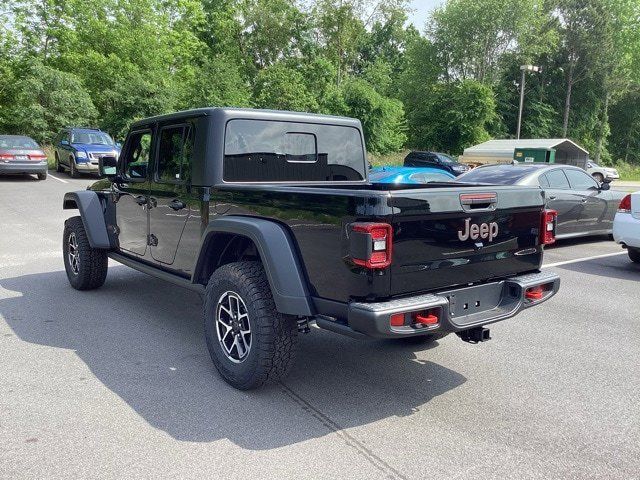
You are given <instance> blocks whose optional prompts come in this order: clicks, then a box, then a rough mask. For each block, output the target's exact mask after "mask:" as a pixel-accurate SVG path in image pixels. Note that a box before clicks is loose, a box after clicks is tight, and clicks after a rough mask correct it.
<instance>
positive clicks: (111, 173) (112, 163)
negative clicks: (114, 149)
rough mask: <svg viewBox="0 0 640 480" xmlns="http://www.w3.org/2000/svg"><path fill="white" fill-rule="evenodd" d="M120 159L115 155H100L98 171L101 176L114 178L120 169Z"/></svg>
mask: <svg viewBox="0 0 640 480" xmlns="http://www.w3.org/2000/svg"><path fill="white" fill-rule="evenodd" d="M117 167H118V161H117V160H116V158H115V157H100V159H98V171H99V172H100V176H101V177H107V178H113V177H115V176H116V173H117V171H118V168H117Z"/></svg>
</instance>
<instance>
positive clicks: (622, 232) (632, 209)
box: [613, 191, 640, 263]
mask: <svg viewBox="0 0 640 480" xmlns="http://www.w3.org/2000/svg"><path fill="white" fill-rule="evenodd" d="M613 239H614V240H615V241H616V242H617V243H619V244H620V245H622V246H623V247H624V248H626V249H627V252H628V253H629V258H630V259H631V261H632V262H635V263H640V191H638V192H635V193H631V194H629V195H625V197H624V198H623V199H622V201H621V202H620V205H619V206H618V212H617V213H616V218H615V219H614V221H613Z"/></svg>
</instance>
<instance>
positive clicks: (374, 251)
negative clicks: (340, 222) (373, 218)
mask: <svg viewBox="0 0 640 480" xmlns="http://www.w3.org/2000/svg"><path fill="white" fill-rule="evenodd" d="M392 248H393V229H392V228H391V225H389V224H388V223H368V222H358V223H352V224H351V235H350V250H351V260H352V261H353V263H355V264H356V265H360V266H361V267H365V268H371V269H379V268H387V267H388V266H389V265H391V253H392Z"/></svg>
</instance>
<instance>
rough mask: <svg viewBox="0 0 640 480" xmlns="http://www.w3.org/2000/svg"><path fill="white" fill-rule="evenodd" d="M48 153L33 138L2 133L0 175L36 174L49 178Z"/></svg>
mask: <svg viewBox="0 0 640 480" xmlns="http://www.w3.org/2000/svg"><path fill="white" fill-rule="evenodd" d="M47 168H48V167H47V155H46V154H45V153H44V151H43V150H42V147H40V145H38V142H36V141H35V140H34V139H33V138H30V137H25V136H24V135H0V175H6V174H35V175H37V176H38V180H44V179H46V178H47Z"/></svg>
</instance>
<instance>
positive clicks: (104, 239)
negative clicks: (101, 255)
mask: <svg viewBox="0 0 640 480" xmlns="http://www.w3.org/2000/svg"><path fill="white" fill-rule="evenodd" d="M62 208H63V210H71V209H75V208H77V209H78V210H79V211H80V218H82V224H83V225H84V230H85V231H86V232H87V239H88V240H89V245H91V248H102V249H110V248H111V243H110V241H109V235H108V233H107V225H106V222H105V220H104V209H103V207H102V202H101V201H100V197H99V196H98V194H97V193H96V192H92V191H90V190H80V191H78V192H67V193H65V194H64V200H63V203H62Z"/></svg>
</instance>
